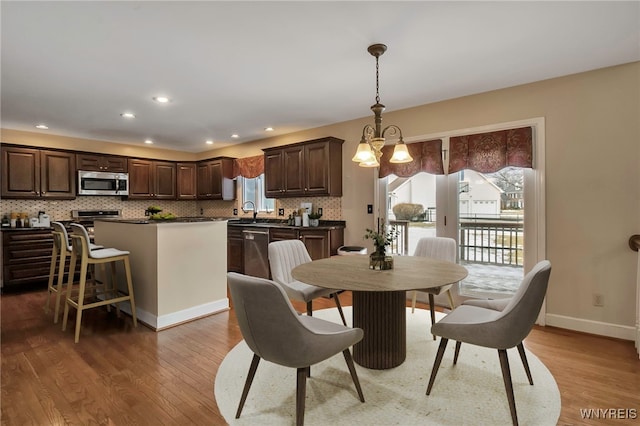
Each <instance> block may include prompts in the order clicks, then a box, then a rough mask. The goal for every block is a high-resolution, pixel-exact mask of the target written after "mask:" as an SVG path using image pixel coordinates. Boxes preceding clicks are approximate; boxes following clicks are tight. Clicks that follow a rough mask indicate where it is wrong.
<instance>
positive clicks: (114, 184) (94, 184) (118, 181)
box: [78, 170, 129, 195]
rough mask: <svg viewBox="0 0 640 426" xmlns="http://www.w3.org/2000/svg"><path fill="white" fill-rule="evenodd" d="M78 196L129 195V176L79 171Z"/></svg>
mask: <svg viewBox="0 0 640 426" xmlns="http://www.w3.org/2000/svg"><path fill="white" fill-rule="evenodd" d="M78 195H129V174H128V173H109V172H89V171H84V170H78Z"/></svg>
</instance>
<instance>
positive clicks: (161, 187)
mask: <svg viewBox="0 0 640 426" xmlns="http://www.w3.org/2000/svg"><path fill="white" fill-rule="evenodd" d="M153 174H154V176H153V178H154V179H153V180H154V186H155V188H154V192H153V196H154V198H157V199H164V200H175V199H176V165H175V163H170V162H168V161H167V162H162V161H154V162H153Z"/></svg>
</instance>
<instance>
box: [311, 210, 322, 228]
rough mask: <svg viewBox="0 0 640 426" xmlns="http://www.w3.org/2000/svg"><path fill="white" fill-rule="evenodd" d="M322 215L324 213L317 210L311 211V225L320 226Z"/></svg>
mask: <svg viewBox="0 0 640 426" xmlns="http://www.w3.org/2000/svg"><path fill="white" fill-rule="evenodd" d="M321 217H322V213H319V212H315V213H309V226H318V225H320V218H321Z"/></svg>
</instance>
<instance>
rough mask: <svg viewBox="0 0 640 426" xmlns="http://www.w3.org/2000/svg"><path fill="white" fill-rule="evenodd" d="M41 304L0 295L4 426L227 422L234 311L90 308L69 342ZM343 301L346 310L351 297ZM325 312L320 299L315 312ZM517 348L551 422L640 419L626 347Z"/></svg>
mask: <svg viewBox="0 0 640 426" xmlns="http://www.w3.org/2000/svg"><path fill="white" fill-rule="evenodd" d="M45 298H46V292H45V291H36V292H30V293H23V294H3V295H2V298H1V321H2V323H1V328H2V333H1V348H2V360H1V362H2V365H1V366H2V370H1V393H0V398H1V401H2V405H1V409H2V417H1V422H2V425H20V426H22V425H62V424H74V425H86V424H101V425H131V424H138V425H165V424H166V425H188V424H196V425H220V424H225V421H224V419H223V418H222V417H221V415H220V413H219V411H218V408H217V406H216V402H215V400H214V397H213V384H214V378H215V375H216V371H217V369H218V366H219V365H220V363H221V361H222V359H223V358H224V357H225V355H226V353H227V352H228V351H229V350H230V349H231V348H232V347H233V346H234V345H236V344H237V343H238V342H239V341H240V339H241V335H240V332H239V330H238V326H237V322H236V319H235V316H234V314H233V311H230V312H224V313H220V314H216V315H213V316H210V317H207V318H203V319H201V320H198V321H193V322H190V323H187V324H183V325H180V326H178V327H174V328H172V329H168V330H165V331H162V332H160V333H155V332H153V331H151V330H150V329H148V328H146V327H144V326H142V325H140V326H138V327H137V328H135V329H134V328H133V327H132V322H131V318H130V317H128V316H126V315H122V318H120V319H118V318H116V316H115V312H112V313H107V312H106V310H105V309H104V308H102V309H92V310H90V311H87V312H86V313H85V317H84V318H83V322H82V332H81V336H80V342H79V343H78V344H74V343H73V332H72V330H73V324H74V322H71V324H70V325H69V327H68V328H67V331H66V332H62V331H61V330H60V325H54V324H53V321H52V314H49V315H46V314H45V313H44V310H43V306H44V302H45V300H46V299H45ZM341 300H342V301H343V304H345V305H349V304H350V303H351V298H350V294H349V293H348V292H345V293H343V294H342V295H341ZM333 306H335V305H334V304H333V302H332V301H329V300H322V301H321V302H319V303H318V304H317V306H316V308H320V307H333ZM296 308H297V309H299V310H302V309H303V306H302V305H298V304H296ZM73 313H74V314H75V312H73ZM74 318H75V317H74ZM525 346H526V347H527V348H528V349H529V350H530V351H531V352H533V353H534V354H535V355H536V356H538V358H540V360H542V362H543V363H544V364H545V365H546V366H547V367H548V368H549V370H550V371H551V373H552V374H553V375H554V377H555V379H556V381H557V383H558V386H559V388H560V393H561V395H562V413H561V416H560V420H559V424H561V425H569V424H575V425H578V424H580V425H582V424H594V425H595V424H597V425H602V424H615V425H623V424H637V423H638V421H639V420H638V419H635V420H633V421H631V420H593V421H586V420H584V419H582V418H581V416H580V409H589V408H595V409H598V408H603V409H604V408H606V409H609V408H616V409H617V408H621V409H635V410H637V412H638V414H639V415H640V361H638V356H637V354H636V353H635V349H634V346H633V343H632V342H627V341H620V340H614V339H608V338H602V337H597V336H591V335H586V334H580V333H574V332H570V331H565V330H561V329H555V328H550V327H547V328H536V329H534V330H533V331H532V332H531V334H530V335H529V337H528V338H527V339H526V341H525ZM496 362H498V357H497V355H496ZM248 367H249V366H247V368H248ZM534 382H535V377H534ZM425 388H426V383H425ZM516 403H517V395H516ZM505 404H506V397H505Z"/></svg>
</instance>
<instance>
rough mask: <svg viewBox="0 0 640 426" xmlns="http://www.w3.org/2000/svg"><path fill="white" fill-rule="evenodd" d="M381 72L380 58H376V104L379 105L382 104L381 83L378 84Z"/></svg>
mask: <svg viewBox="0 0 640 426" xmlns="http://www.w3.org/2000/svg"><path fill="white" fill-rule="evenodd" d="M379 71H380V67H379V66H378V56H376V103H377V104H379V103H380V93H379V89H380V83H379V82H378V76H379Z"/></svg>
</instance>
